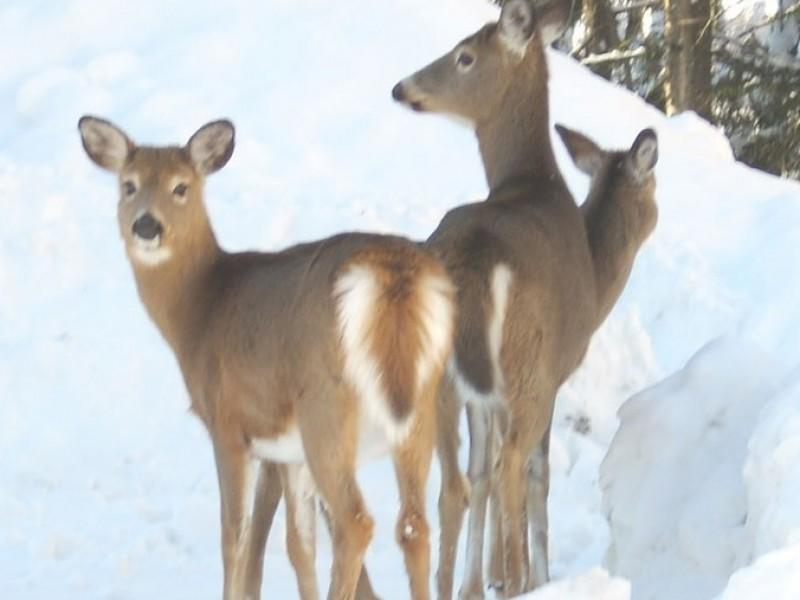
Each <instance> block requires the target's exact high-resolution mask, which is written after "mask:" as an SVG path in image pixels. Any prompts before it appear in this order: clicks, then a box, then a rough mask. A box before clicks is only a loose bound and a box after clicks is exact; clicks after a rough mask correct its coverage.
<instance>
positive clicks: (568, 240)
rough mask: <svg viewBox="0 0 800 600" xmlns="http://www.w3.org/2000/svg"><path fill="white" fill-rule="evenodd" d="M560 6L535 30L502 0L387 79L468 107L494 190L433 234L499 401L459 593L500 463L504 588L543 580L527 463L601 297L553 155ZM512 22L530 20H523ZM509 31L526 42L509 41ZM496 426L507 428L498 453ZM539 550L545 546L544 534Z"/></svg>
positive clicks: (444, 417)
mask: <svg viewBox="0 0 800 600" xmlns="http://www.w3.org/2000/svg"><path fill="white" fill-rule="evenodd" d="M551 6H553V5H551ZM526 7H527V9H529V10H528V13H526ZM520 10H522V13H520V12H519V11H520ZM506 11H509V14H506ZM564 13H565V11H564V7H563V6H558V10H557V11H555V12H554V13H552V14H550V13H549V12H548V13H546V14H544V15H539V17H538V19H539V22H538V29H537V28H534V33H533V35H532V36H529V33H528V31H529V30H528V25H529V23H528V22H527V21H526V19H525V17H526V14H529V15H530V16H531V17H532V18H533V19H534V20H536V19H537V16H536V14H535V12H533V9H532V8H531V5H530V4H525V3H524V2H515V1H513V0H511V1H509V2H506V4H505V5H504V8H503V12H502V13H501V18H500V21H499V24H498V25H497V26H496V27H495V28H492V27H486V28H484V29H483V30H481V31H480V32H479V33H478V34H476V35H475V36H471V37H468V38H466V39H465V40H463V41H462V42H460V43H459V44H457V45H456V47H455V49H454V50H453V51H452V52H450V53H448V54H446V55H445V56H443V57H442V58H440V59H438V60H437V61H434V62H433V63H431V65H429V66H428V67H425V68H424V69H422V70H420V71H419V72H417V73H416V74H414V75H412V76H411V77H409V78H407V79H405V80H403V81H402V82H401V83H400V84H398V86H397V87H396V88H395V91H394V92H393V94H394V96H395V98H397V99H401V100H403V101H406V102H408V103H409V104H410V105H411V106H412V107H415V108H417V109H422V110H431V111H433V112H447V113H453V114H456V115H458V116H460V117H463V118H466V119H467V120H469V121H470V122H471V123H472V124H473V126H474V128H475V131H476V134H477V136H478V143H479V147H480V151H481V157H482V159H483V163H484V167H485V171H486V178H487V181H488V183H489V187H490V195H489V198H488V199H487V201H485V202H479V203H475V204H469V205H466V206H461V207H458V208H456V209H454V210H452V211H450V212H449V213H448V214H447V215H446V216H445V217H444V219H443V220H442V221H441V223H440V224H439V227H438V228H437V229H436V231H434V233H433V234H432V235H431V236H430V238H429V240H428V242H427V245H428V247H430V248H432V249H433V250H434V252H435V253H436V255H437V256H440V257H441V258H442V260H443V261H444V262H445V264H446V266H447V269H448V273H449V274H450V276H451V278H452V279H453V281H454V283H455V284H456V287H457V289H458V300H459V306H458V309H459V312H458V321H457V326H456V348H455V352H456V361H455V365H456V367H457V369H456V370H457V373H458V376H459V377H460V378H462V379H463V380H465V381H466V382H467V383H468V384H470V386H471V387H472V388H473V389H474V391H476V392H479V393H486V390H488V389H490V390H491V391H492V393H493V394H494V395H495V396H497V397H498V400H499V405H486V404H485V402H481V401H479V402H478V403H476V404H473V405H468V409H469V410H468V417H469V418H468V421H469V423H470V437H471V449H470V464H469V470H468V471H469V477H470V483H471V489H472V494H471V497H470V526H469V534H468V561H467V562H468V567H467V572H466V573H465V581H464V582H463V584H462V587H461V593H460V595H461V597H462V598H482V597H483V591H484V585H483V573H482V562H483V561H482V555H483V543H482V540H483V527H484V522H485V519H484V515H485V511H486V504H487V500H488V494H489V484H488V482H489V479H490V477H491V471H492V469H493V467H494V468H495V473H496V478H497V479H496V481H495V482H493V485H494V489H495V490H496V491H497V494H496V497H497V502H498V504H499V508H500V511H501V512H502V519H501V523H502V531H501V537H502V547H503V561H502V562H503V577H502V582H501V587H502V593H503V595H505V596H514V595H516V594H518V593H521V592H522V591H523V590H524V589H527V588H529V587H532V586H533V585H534V584H541V583H543V582H542V581H536V582H532V581H528V580H527V579H528V573H527V570H526V569H525V567H524V565H525V563H526V562H527V561H526V551H525V539H524V538H525V536H524V535H523V523H524V519H523V514H524V512H525V499H526V491H527V485H526V481H527V476H526V463H527V459H528V457H529V456H530V455H531V453H532V451H533V450H534V448H536V447H538V446H540V445H541V444H542V440H543V438H544V437H545V436H546V435H547V434H548V432H549V428H550V422H551V419H552V414H553V404H554V401H555V395H556V392H557V390H558V388H559V386H560V385H561V384H562V383H563V382H564V381H565V380H566V378H567V377H568V376H569V375H570V374H571V373H572V371H573V370H574V369H575V368H576V367H577V366H578V364H579V363H580V361H581V360H582V358H583V356H584V354H585V352H586V348H587V346H588V342H589V338H590V336H591V333H592V331H593V330H594V328H595V326H596V315H597V312H598V296H597V288H596V284H595V269H594V264H593V260H592V253H591V251H590V246H589V237H588V235H587V230H586V226H585V224H584V220H583V217H582V214H581V211H580V210H579V209H578V207H577V205H576V204H575V202H574V200H573V199H572V197H571V195H570V193H569V191H568V189H567V187H566V185H565V183H564V181H563V179H562V177H561V175H560V173H559V172H558V169H557V167H556V162H555V158H554V155H553V150H552V146H551V144H550V136H549V130H548V95H547V77H548V76H547V65H546V60H545V55H544V50H543V45H542V36H543V33H542V32H543V30H544V27H545V26H547V27H548V28H550V29H552V27H551V26H552V25H553V21H552V20H551V19H556V18H557V17H558V18H560V17H563V15H564ZM520 14H521V16H522V19H520V18H518V17H520ZM553 15H555V16H553ZM514 23H519V24H520V26H521V27H522V31H520V30H516V31H515V30H514ZM509 24H510V25H509ZM506 33H508V35H505V34H506ZM504 36H505V37H504ZM508 39H512V40H520V39H523V40H524V39H527V42H525V44H524V46H523V47H522V48H519V47H517V48H514V46H513V44H511V45H509V43H508ZM464 52H467V53H471V55H472V56H474V57H475V59H476V60H475V61H474V65H473V66H472V67H471V68H469V69H468V70H464V69H460V68H459V67H458V60H457V59H458V57H459V55H460V54H461V53H464ZM499 265H503V266H504V267H506V268H507V269H508V270H509V271H510V273H511V284H510V289H509V290H508V300H507V307H506V314H505V321H504V322H503V327H502V333H501V343H500V353H499V357H497V360H498V362H499V369H500V373H501V375H502V381H491V379H490V378H489V377H488V375H487V373H488V372H489V371H488V369H487V365H488V364H490V362H491V360H492V359H491V357H488V356H487V355H488V352H487V351H486V347H487V342H486V340H488V339H489V337H490V319H488V318H487V315H489V314H491V312H492V310H493V305H494V301H495V300H494V298H493V292H492V287H491V283H490V282H491V281H492V276H493V273H494V272H495V269H496V268H497V267H498V266H499ZM469 340H483V341H482V342H477V343H476V342H473V343H469V342H468V341H469ZM487 382H489V384H488V385H487ZM443 389H445V390H452V388H451V387H449V386H448V387H445V388H443ZM451 394H452V391H450V392H448V393H447V394H446V395H451ZM443 395H444V393H443ZM439 408H440V422H442V424H440V426H439V435H440V436H443V435H445V436H446V438H447V440H449V441H447V442H446V443H441V442H440V444H439V451H440V460H441V462H442V481H443V483H442V492H441V496H440V521H441V522H442V523H443V524H444V525H443V527H442V538H441V540H440V563H439V573H438V579H439V582H438V583H439V594H440V598H449V597H450V595H451V593H452V589H451V586H452V572H453V560H454V558H455V553H454V547H455V540H457V534H458V529H460V523H461V519H462V517H461V514H460V513H459V511H461V510H463V509H461V508H460V504H459V501H458V497H459V496H461V495H462V493H463V492H462V490H463V483H462V479H461V477H462V476H461V474H460V472H458V470H457V461H455V460H453V459H452V455H454V453H455V452H456V450H457V444H456V443H454V442H453V441H452V440H453V438H454V437H455V434H454V433H453V432H455V431H457V427H458V403H456V402H453V401H452V400H448V399H447V398H441V397H440V401H439ZM493 431H496V435H497V436H498V438H499V444H498V456H497V458H496V460H495V459H494V457H493V456H492V446H493V442H492V437H493V436H494V435H495V433H493ZM473 448H477V450H476V451H473ZM442 453H447V454H449V455H451V456H441V454H442ZM544 494H545V498H544V499H541V498H538V499H537V501H546V489H545V490H544ZM452 495H455V496H456V497H455V498H453V497H451V496H452ZM448 511H449V512H448ZM453 536H455V537H453ZM537 550H539V552H540V554H541V553H546V543H545V544H544V548H537ZM476 556H477V559H476V558H475V557H476ZM540 560H541V558H540ZM544 563H545V564H546V554H545V556H544ZM544 577H545V579H546V577H547V576H546V573H545V576H544Z"/></svg>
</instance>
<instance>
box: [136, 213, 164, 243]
mask: <svg viewBox="0 0 800 600" xmlns="http://www.w3.org/2000/svg"><path fill="white" fill-rule="evenodd" d="M132 229H133V233H134V234H135V235H136V236H137V237H140V238H142V239H143V240H153V239H155V238H156V237H157V236H159V235H161V232H162V231H164V228H163V227H161V223H159V222H158V221H156V220H155V218H154V217H153V215H151V214H150V213H144V214H143V215H142V216H141V217H139V218H138V219H136V220H135V221H134V222H133V227H132Z"/></svg>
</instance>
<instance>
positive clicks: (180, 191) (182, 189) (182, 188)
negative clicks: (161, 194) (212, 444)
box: [172, 183, 189, 198]
mask: <svg viewBox="0 0 800 600" xmlns="http://www.w3.org/2000/svg"><path fill="white" fill-rule="evenodd" d="M188 190H189V186H188V185H186V184H185V183H179V184H178V185H176V186H175V189H174V190H172V193H173V194H175V195H176V196H180V197H181V198H183V197H184V196H185V195H186V192H187V191H188Z"/></svg>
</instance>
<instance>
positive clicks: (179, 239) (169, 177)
mask: <svg viewBox="0 0 800 600" xmlns="http://www.w3.org/2000/svg"><path fill="white" fill-rule="evenodd" d="M78 129H79V130H80V134H81V138H82V141H83V147H84V149H85V150H86V153H87V154H88V155H89V158H91V159H92V161H94V162H95V163H96V164H97V165H98V166H100V167H101V168H103V169H105V170H107V171H111V172H112V173H116V174H117V177H118V179H119V194H120V197H119V204H118V207H117V220H118V223H119V228H120V233H121V235H122V239H123V240H124V242H125V248H126V251H127V253H128V256H129V257H130V260H131V262H132V263H133V264H134V266H137V267H147V268H151V267H157V266H159V265H162V264H164V263H166V262H168V261H170V260H172V259H173V258H174V257H175V256H176V255H178V254H185V253H187V252H191V251H192V250H193V249H195V247H196V244H195V243H194V242H195V241H196V240H197V239H198V237H199V236H205V235H208V234H209V233H210V225H209V223H208V215H207V213H206V209H205V206H204V204H203V183H204V180H205V177H206V175H209V174H211V173H214V172H215V171H218V170H219V169H221V168H222V167H223V166H225V164H226V163H227V162H228V160H229V159H230V157H231V154H232V153H233V147H234V128H233V124H232V123H231V122H230V121H226V120H220V121H213V122H211V123H208V124H206V125H204V126H203V127H201V128H200V129H199V130H198V131H197V132H196V133H195V134H194V135H193V136H192V137H191V138H190V139H189V141H188V143H187V144H186V145H185V146H183V147H177V146H169V147H150V146H137V145H136V144H135V143H134V142H133V141H132V140H131V138H130V137H128V136H127V135H126V134H125V132H124V131H122V130H121V129H120V128H119V127H117V126H116V125H114V124H113V123H111V122H110V121H106V120H105V119H100V118H97V117H91V116H84V117H83V118H81V120H80V121H79V122H78ZM212 238H213V234H212Z"/></svg>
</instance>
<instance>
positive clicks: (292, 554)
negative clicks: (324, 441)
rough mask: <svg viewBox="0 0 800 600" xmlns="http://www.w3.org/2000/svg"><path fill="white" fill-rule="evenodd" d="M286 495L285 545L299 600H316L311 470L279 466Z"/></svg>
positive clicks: (290, 465)
mask: <svg viewBox="0 0 800 600" xmlns="http://www.w3.org/2000/svg"><path fill="white" fill-rule="evenodd" d="M281 479H282V481H283V489H284V497H285V499H286V548H287V551H288V553H289V560H290V561H291V563H292V567H294V572H295V576H296V577H297V587H298V589H299V590H300V598H301V599H302V600H317V599H318V598H319V590H318V588H317V574H316V571H315V568H314V558H315V549H316V548H315V542H316V516H317V515H316V490H315V488H314V482H313V480H312V479H311V473H310V472H309V470H308V467H306V466H305V465H303V464H287V465H282V466H281Z"/></svg>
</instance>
